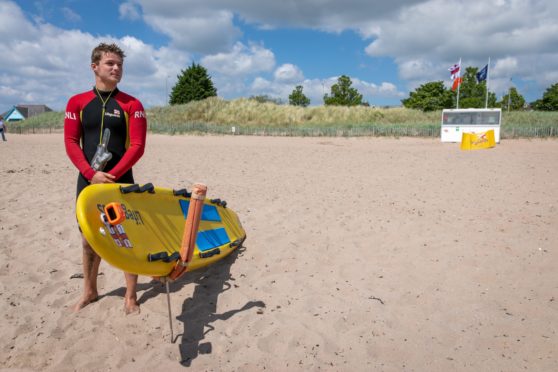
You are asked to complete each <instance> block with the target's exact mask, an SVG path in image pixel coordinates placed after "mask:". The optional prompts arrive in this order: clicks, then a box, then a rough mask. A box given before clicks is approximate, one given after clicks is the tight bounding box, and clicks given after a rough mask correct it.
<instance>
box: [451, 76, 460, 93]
mask: <svg viewBox="0 0 558 372" xmlns="http://www.w3.org/2000/svg"><path fill="white" fill-rule="evenodd" d="M462 82H463V79H462V78H460V77H456V78H455V79H453V84H452V86H451V90H456V89H457V88H458V87H459V86H460V85H461V83H462Z"/></svg>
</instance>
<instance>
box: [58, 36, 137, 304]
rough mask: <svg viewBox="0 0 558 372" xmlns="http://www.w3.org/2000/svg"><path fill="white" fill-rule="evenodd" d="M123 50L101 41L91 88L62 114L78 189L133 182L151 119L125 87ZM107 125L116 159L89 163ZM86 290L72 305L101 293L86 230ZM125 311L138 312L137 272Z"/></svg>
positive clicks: (95, 258)
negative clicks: (120, 85) (98, 167)
mask: <svg viewBox="0 0 558 372" xmlns="http://www.w3.org/2000/svg"><path fill="white" fill-rule="evenodd" d="M124 57H125V55H124V52H123V51H122V49H120V48H119V47H118V46H117V45H115V44H105V43H101V44H99V45H98V46H97V47H95V48H94V49H93V51H92V53H91V69H92V70H93V73H94V74H95V86H94V87H93V89H91V90H89V91H87V92H84V93H81V94H77V95H75V96H73V97H72V98H70V100H69V101H68V105H67V107H66V115H65V119H64V143H65V145H66V153H67V154H68V157H69V158H70V160H71V161H72V163H74V165H75V166H76V168H77V169H78V170H79V175H78V180H77V194H76V197H77V196H79V194H80V192H81V191H82V190H83V189H84V188H85V187H87V186H88V185H89V184H94V183H115V182H117V183H134V176H133V174H132V166H133V165H134V164H135V163H136V162H137V161H138V160H139V159H140V158H141V156H142V155H143V152H144V148H145V137H146V131H147V120H146V117H145V112H144V109H143V106H142V104H141V102H140V101H139V100H137V99H136V98H134V97H132V96H130V95H128V94H126V93H124V92H121V91H120V90H118V88H117V84H118V83H119V82H120V79H122V74H123V63H124ZM105 128H108V129H110V141H109V143H108V151H109V152H111V153H112V159H111V160H110V161H109V162H108V163H107V164H106V166H105V168H104V170H103V171H95V170H94V169H93V168H91V165H90V164H91V160H92V158H93V156H94V155H95V152H96V150H97V145H98V144H99V143H100V141H101V138H102V134H103V131H104V129H105ZM82 247H83V278H84V290H83V295H82V297H81V298H80V300H79V301H78V303H77V304H76V305H75V306H74V311H79V310H81V309H82V308H83V307H85V306H87V305H88V304H90V303H91V302H94V301H96V300H97V299H98V296H99V293H98V292H97V275H98V273H99V264H100V263H101V257H99V256H98V255H97V253H95V251H93V249H92V248H91V246H90V245H89V243H88V242H87V241H86V240H85V238H84V237H83V235H82ZM125 279H126V294H125V296H124V310H125V312H126V314H130V313H134V312H137V313H139V311H140V308H139V304H138V302H137V294H136V286H137V282H138V276H137V275H134V274H129V273H125Z"/></svg>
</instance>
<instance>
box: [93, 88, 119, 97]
mask: <svg viewBox="0 0 558 372" xmlns="http://www.w3.org/2000/svg"><path fill="white" fill-rule="evenodd" d="M97 92H99V94H100V95H101V97H106V96H108V95H109V94H110V96H111V97H114V96H115V95H116V94H117V93H118V92H119V91H118V88H114V90H112V91H110V90H109V91H104V90H100V89H97V87H93V93H95V94H97ZM111 92H112V94H111Z"/></svg>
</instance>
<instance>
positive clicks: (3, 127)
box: [0, 115, 7, 142]
mask: <svg viewBox="0 0 558 372" xmlns="http://www.w3.org/2000/svg"><path fill="white" fill-rule="evenodd" d="M5 132H7V131H6V124H4V117H3V116H2V115H0V133H2V139H3V140H4V142H6V134H5Z"/></svg>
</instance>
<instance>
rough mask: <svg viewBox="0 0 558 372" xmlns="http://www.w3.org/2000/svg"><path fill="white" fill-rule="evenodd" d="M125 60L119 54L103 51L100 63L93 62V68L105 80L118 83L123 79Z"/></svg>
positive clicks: (109, 82)
mask: <svg viewBox="0 0 558 372" xmlns="http://www.w3.org/2000/svg"><path fill="white" fill-rule="evenodd" d="M122 63H123V61H122V58H120V56H118V54H114V53H103V56H102V57H101V60H100V61H99V63H92V64H91V68H92V69H93V71H94V72H95V75H97V76H98V77H99V78H100V79H101V80H102V81H103V82H105V83H108V84H115V85H116V84H117V83H119V82H120V79H122V72H123V64H122Z"/></svg>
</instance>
